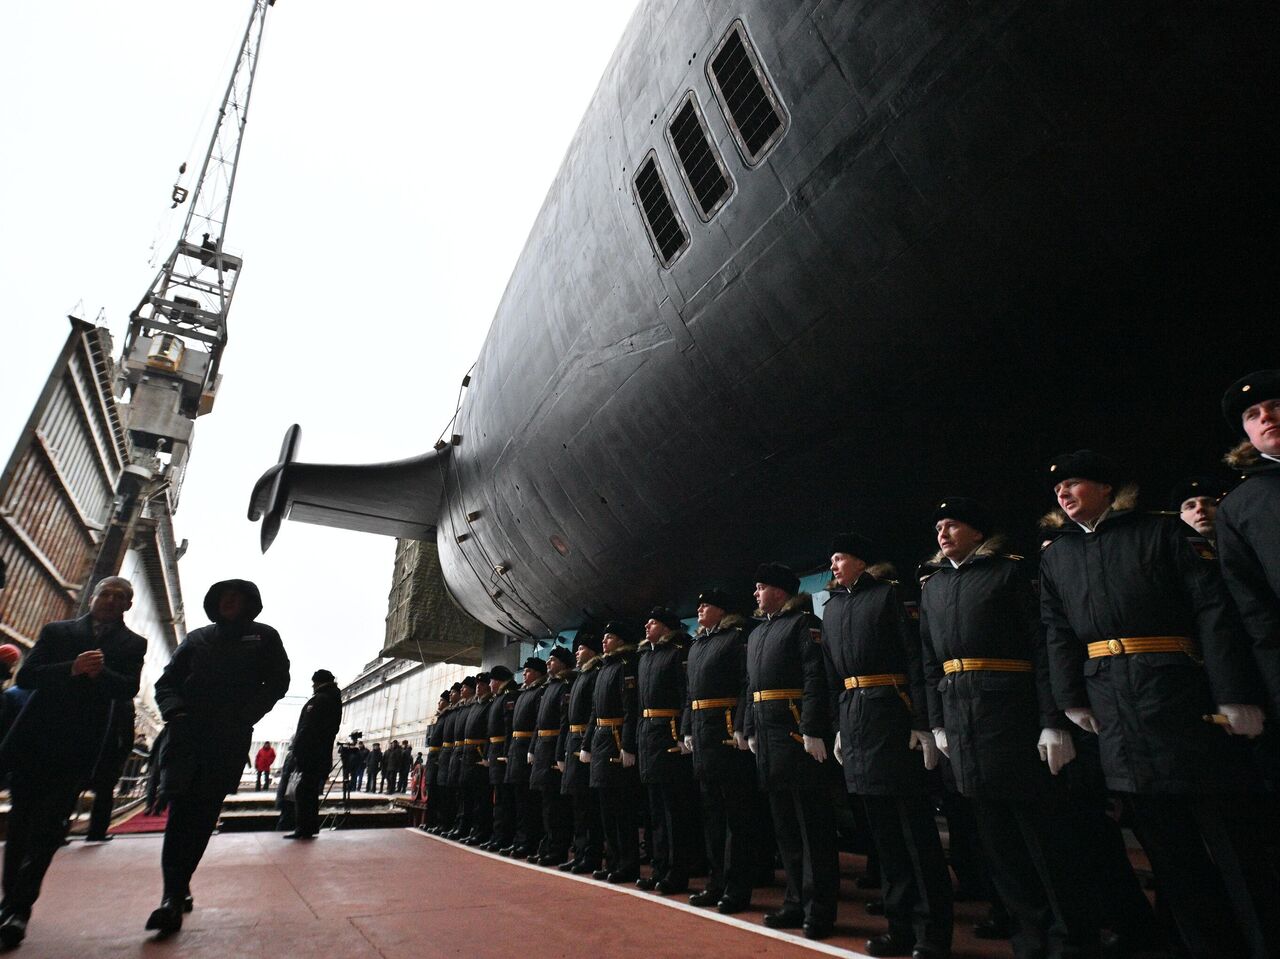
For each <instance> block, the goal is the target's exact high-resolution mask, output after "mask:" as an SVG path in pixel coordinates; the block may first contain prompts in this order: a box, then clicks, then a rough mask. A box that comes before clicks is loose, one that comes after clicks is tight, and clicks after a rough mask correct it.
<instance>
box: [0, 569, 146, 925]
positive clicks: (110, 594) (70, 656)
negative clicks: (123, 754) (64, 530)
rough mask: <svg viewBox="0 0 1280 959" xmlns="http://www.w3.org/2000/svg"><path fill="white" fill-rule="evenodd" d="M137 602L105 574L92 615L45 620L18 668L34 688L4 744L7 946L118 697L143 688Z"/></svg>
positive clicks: (124, 584)
mask: <svg viewBox="0 0 1280 959" xmlns="http://www.w3.org/2000/svg"><path fill="white" fill-rule="evenodd" d="M132 605H133V586H132V585H131V584H130V583H129V581H128V580H127V579H122V578H121V577H119V576H109V577H107V578H105V579H103V580H100V581H99V582H98V584H97V586H95V587H94V590H93V594H92V596H91V597H90V600H89V613H88V615H86V616H82V617H80V618H79V619H75V620H63V621H61V622H56V623H50V624H48V625H47V626H45V627H44V629H42V630H41V631H40V636H39V638H38V639H37V640H36V644H35V646H33V647H32V649H31V652H30V653H28V654H27V659H26V662H25V663H24V664H23V666H22V669H21V670H20V671H19V672H18V676H17V685H18V686H19V687H21V688H23V689H29V690H31V691H32V695H31V698H30V700H29V701H28V702H27V705H26V708H25V709H24V710H23V712H22V714H21V715H20V716H19V717H18V719H17V720H16V721H15V722H14V724H13V727H12V728H11V729H10V730H9V733H8V735H7V736H6V737H5V740H4V743H3V745H0V767H3V768H7V769H9V770H10V771H11V772H12V781H11V785H10V792H11V795H12V809H11V810H10V812H9V823H8V825H9V836H8V840H7V841H6V843H5V850H4V902H3V903H2V904H0V944H3V945H4V946H5V947H6V948H12V947H14V946H16V945H17V944H18V943H20V942H21V941H22V940H23V938H24V937H25V936H26V932H27V922H28V920H29V919H30V917H31V907H32V906H33V905H34V904H35V901H36V898H37V897H38V896H39V895H40V884H41V882H42V881H43V879H44V874H45V872H46V870H48V868H49V863H50V862H51V861H52V860H53V854H54V853H55V852H57V851H58V848H59V847H60V846H61V845H62V840H63V838H64V837H65V836H66V831H67V827H66V824H67V820H68V817H69V816H70V815H71V810H72V809H73V807H74V806H75V802H76V797H77V796H78V795H79V792H80V788H81V787H82V786H83V785H84V783H85V782H86V781H87V779H88V778H89V776H90V775H91V773H92V772H93V768H94V764H95V762H96V761H97V759H98V756H99V755H100V753H101V752H102V747H103V743H104V741H105V739H106V737H107V733H108V731H109V730H110V729H111V716H112V712H113V708H114V706H115V703H116V701H117V700H125V701H130V700H132V699H133V697H134V695H135V694H136V693H137V692H138V684H139V681H140V677H141V675H142V661H143V658H144V657H145V655H146V652H147V641H146V640H145V639H143V638H142V637H141V636H139V635H138V634H137V633H135V632H133V631H132V630H130V629H129V628H128V627H127V626H125V624H124V614H125V611H126V610H128V609H129V608H130V607H131V606H132Z"/></svg>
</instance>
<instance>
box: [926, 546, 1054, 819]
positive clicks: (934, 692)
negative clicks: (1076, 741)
mask: <svg viewBox="0 0 1280 959" xmlns="http://www.w3.org/2000/svg"><path fill="white" fill-rule="evenodd" d="M1025 565H1026V564H1025V563H1024V562H1023V560H1022V559H1021V558H1020V557H1015V556H1010V555H1008V554H1004V553H1001V552H1000V550H999V546H998V544H989V543H983V544H982V545H981V546H979V547H978V549H977V551H976V552H975V553H974V554H973V555H972V556H971V557H969V559H968V560H967V561H966V562H965V563H964V564H962V565H961V566H960V568H959V569H956V568H955V567H953V566H952V565H951V562H950V560H948V559H946V558H945V557H944V556H942V555H941V554H938V556H936V557H934V558H933V559H932V560H930V561H929V562H928V563H925V564H924V565H923V566H922V567H921V570H920V573H921V588H920V639H921V645H922V647H923V655H924V673H925V690H926V695H927V697H928V703H929V725H930V726H931V727H934V728H937V727H942V728H944V729H946V731H947V742H948V747H949V749H950V752H951V756H950V761H951V771H952V772H953V773H954V775H955V780H956V789H957V790H958V791H959V792H960V794H961V795H962V796H970V797H978V798H989V799H1033V798H1035V797H1036V796H1037V795H1038V794H1039V793H1040V791H1041V790H1042V789H1043V788H1044V786H1045V783H1046V779H1045V777H1046V775H1047V772H1046V768H1045V764H1044V763H1042V762H1041V761H1040V754H1039V750H1038V749H1037V743H1038V742H1039V739H1040V730H1042V729H1044V728H1046V727H1052V728H1055V729H1065V728H1067V719H1066V717H1065V716H1063V715H1062V713H1061V711H1059V710H1058V708H1057V707H1056V706H1055V705H1054V702H1053V690H1052V687H1051V685H1050V681H1049V659H1048V655H1047V654H1046V651H1045V645H1044V639H1043V634H1042V631H1041V627H1040V614H1039V609H1038V604H1037V600H1036V594H1035V589H1034V587H1033V586H1032V584H1031V579H1030V577H1029V575H1028V573H1027V570H1026V568H1025ZM950 659H1016V660H1022V661H1025V662H1029V663H1031V666H1032V671H1031V672H1026V673H1017V672H995V671H987V670H975V671H970V672H958V673H952V674H950V675H947V674H946V673H945V672H944V671H943V668H942V664H943V663H944V662H946V661H947V660H950Z"/></svg>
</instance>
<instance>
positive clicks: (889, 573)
mask: <svg viewBox="0 0 1280 959" xmlns="http://www.w3.org/2000/svg"><path fill="white" fill-rule="evenodd" d="M862 575H863V576H870V577H871V578H872V579H874V580H876V581H877V582H880V583H890V584H891V585H893V586H897V585H898V567H896V566H894V565H893V564H892V563H887V562H886V563H872V564H871V565H870V566H868V567H867V568H866V569H864V570H863V571H862ZM859 579H861V577H859ZM855 582H856V581H855ZM822 588H823V589H825V590H826V591H827V592H828V593H834V592H835V591H836V590H839V589H844V587H843V586H841V585H840V584H839V583H837V582H836V581H835V579H829V580H827V585H826V586H823V587H822Z"/></svg>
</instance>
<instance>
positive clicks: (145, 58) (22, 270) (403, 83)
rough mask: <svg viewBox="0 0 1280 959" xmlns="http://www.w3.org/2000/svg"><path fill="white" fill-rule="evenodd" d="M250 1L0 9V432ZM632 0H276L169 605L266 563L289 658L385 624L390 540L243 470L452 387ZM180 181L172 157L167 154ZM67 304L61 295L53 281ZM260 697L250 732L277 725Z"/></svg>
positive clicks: (161, 221) (428, 427) (163, 160)
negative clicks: (261, 533) (252, 510)
mask: <svg viewBox="0 0 1280 959" xmlns="http://www.w3.org/2000/svg"><path fill="white" fill-rule="evenodd" d="M250 6H251V5H250V3H249V2H248V0H219V2H216V3H213V2H210V0H128V2H120V3H103V2H102V0H43V2H40V3H23V4H16V3H15V4H6V5H5V6H4V8H3V12H2V13H0V89H3V90H4V91H5V94H4V97H3V101H2V105H0V144H2V147H0V325H2V333H0V336H2V339H0V343H2V344H3V346H2V347H0V350H2V351H3V352H2V353H0V355H2V356H3V360H4V363H3V373H2V374H0V410H3V411H4V412H3V415H2V416H0V456H3V457H4V458H7V457H8V451H9V450H10V449H12V446H13V443H14V442H15V440H16V439H17V435H18V432H19V430H20V429H21V427H22V425H23V423H24V422H25V421H26V417H27V415H28V413H29V411H30V409H31V405H32V404H33V403H34V401H35V399H36V397H37V394H38V391H39V389H40V387H41V385H42V384H43V382H44V380H45V378H46V377H47V375H48V371H49V367H50V366H51V364H52V363H53V361H54V359H55V357H56V354H57V350H58V348H59V346H60V345H61V343H62V342H63V340H64V339H65V338H66V335H67V331H68V325H67V321H66V319H65V317H66V314H67V313H69V312H72V311H73V310H74V311H75V312H77V313H78V315H80V316H82V317H83V318H85V319H87V320H94V319H95V317H97V315H98V313H99V310H102V311H104V313H103V316H104V319H105V322H106V324H107V326H109V328H110V329H111V331H112V334H113V336H114V337H115V338H116V345H117V349H118V347H119V344H120V341H121V340H122V338H123V334H124V329H125V326H126V323H127V318H128V314H129V311H130V310H131V309H132V308H133V307H134V306H136V305H137V303H138V301H139V300H140V299H141V298H142V296H143V294H144V293H145V292H146V290H147V288H148V286H149V284H150V282H151V280H152V277H153V275H154V272H155V270H154V269H153V268H152V267H150V266H148V258H149V256H150V255H151V250H150V247H151V245H152V243H153V242H156V243H157V245H158V250H157V252H158V255H159V256H160V257H161V258H163V256H164V255H165V254H167V253H168V250H169V248H170V247H171V245H172V239H173V237H174V235H175V234H174V231H176V229H177V228H178V227H179V226H180V222H181V221H180V220H178V221H174V220H173V219H171V218H174V217H181V216H182V215H183V213H184V211H185V208H180V209H178V210H176V211H172V212H170V210H169V199H168V197H169V191H170V188H171V186H172V184H173V182H174V178H175V174H176V172H177V168H178V165H179V163H181V162H182V161H184V160H186V161H187V162H188V165H189V167H191V168H193V171H192V172H194V169H198V167H199V160H200V158H201V156H202V155H203V151H204V148H205V146H206V144H207V141H208V136H209V133H210V130H211V124H212V122H213V115H214V112H215V111H216V108H217V105H218V102H219V101H220V99H221V96H222V93H223V90H224V88H225V85H226V81H227V78H228V76H229V73H230V69H231V64H232V57H233V56H234V52H235V49H236V47H237V45H238V43H239V40H240V36H241V34H242V32H243V30H244V24H245V21H246V20H247V18H248V15H249V10H250ZM634 6H635V2H634V0H604V2H602V0H554V2H552V0H544V2H539V3H529V2H527V0H526V2H517V0H494V2H489V3H485V4H476V3H443V2H424V0H374V2H363V3H352V2H350V0H346V2H338V0H279V2H278V3H277V5H276V6H275V7H274V8H272V10H271V11H270V12H269V14H268V17H267V28H266V39H265V42H264V44H263V50H262V59H261V62H260V64H259V68H258V75H257V81H256V84H255V87H254V93H253V101H252V106H251V108H250V114H249V125H248V132H247V133H246V136H245V144H244V150H243V153H242V157H241V164H240V170H239V174H238V180H237V184H236V194H235V199H234V202H233V205H232V211H231V217H230V221H229V225H228V230H227V239H226V247H227V249H228V251H230V252H233V253H237V254H240V255H242V256H243V257H244V259H245V267H244V274H243V278H242V280H241V281H240V284H239V286H238V288H237V291H236V299H235V302H234V304H233V305H232V310H231V315H230V322H229V330H230V343H229V345H228V347H227V351H226V354H225V358H224V362H223V373H224V378H223V385H222V389H221V391H220V394H219V398H218V403H217V407H216V409H215V410H214V412H213V413H212V414H211V415H209V416H206V417H203V418H201V419H200V420H199V421H198V422H197V426H196V434H195V440H194V443H193V447H192V456H191V465H190V468H189V470H188V473H187V481H186V487H185V489H184V490H183V496H182V503H181V506H180V509H179V511H178V513H177V516H176V526H177V532H178V536H179V538H183V537H185V538H188V539H189V540H190V543H191V546H190V550H189V552H188V553H187V555H186V558H185V559H184V560H183V561H182V582H183V589H184V592H185V594H186V605H187V622H188V626H189V627H190V628H195V627H197V626H201V625H204V623H205V622H206V619H205V617H204V614H203V612H202V610H201V599H202V598H203V595H204V591H205V589H206V588H207V586H208V584H209V583H211V582H213V581H215V580H218V579H225V578H229V577H240V578H246V579H252V580H254V581H256V582H257V583H258V584H259V586H260V587H261V588H262V593H263V598H264V602H265V608H264V611H263V615H262V619H263V621H265V622H268V623H271V624H272V625H274V626H275V627H276V628H277V629H279V630H280V632H281V634H282V636H283V637H284V641H285V645H286V647H287V648H288V650H289V654H290V658H291V659H292V662H293V685H292V688H291V690H290V692H291V694H293V695H298V696H303V695H308V694H309V693H310V683H309V677H310V675H311V673H312V671H313V670H314V669H316V668H318V667H320V666H325V667H327V668H329V669H332V670H333V671H334V673H336V674H337V675H338V679H339V682H340V683H342V682H346V681H348V680H350V679H351V678H352V677H353V676H354V675H355V673H356V672H357V670H359V668H360V667H361V666H362V665H363V664H364V663H366V662H368V661H369V660H370V659H373V658H374V657H375V656H376V655H377V652H378V650H379V649H380V648H381V643H382V638H383V628H384V617H385V615H386V601H387V592H388V589H389V587H390V581H391V563H392V557H393V553H394V541H393V540H391V539H388V538H383V537H374V536H364V535H360V534H356V533H349V532H345V531H341V530H330V529H323V528H319V527H311V526H306V525H303V524H300V523H286V524H285V526H284V528H283V529H282V530H281V533H280V537H279V539H278V540H277V541H276V543H275V545H274V546H273V547H272V549H271V552H270V553H269V554H268V555H267V556H265V557H264V556H261V555H260V554H259V550H258V545H257V542H258V528H257V526H256V525H253V524H250V523H249V522H248V521H247V520H246V518H245V510H246V507H247V504H248V497H249V493H250V490H251V489H252V486H253V483H254V481H255V480H256V479H257V477H258V476H259V475H260V474H261V473H262V472H263V471H264V470H265V469H266V468H267V467H268V466H270V465H271V464H273V463H274V462H275V461H276V459H277V457H278V454H279V446H280V441H281V438H282V436H283V434H284V430H285V428H286V427H287V426H288V425H289V424H290V423H293V422H299V423H301V424H302V428H303V434H302V447H301V457H300V458H301V459H302V460H304V461H311V462H357V463H363V462H374V461H380V460H388V459H398V458H401V457H405V456H411V455H414V454H417V453H420V452H422V451H424V450H426V449H427V448H429V447H430V445H431V444H432V443H433V442H434V441H435V438H436V436H437V435H438V434H439V432H440V430H441V428H442V427H443V426H444V424H445V422H446V421H447V420H448V418H449V417H450V415H451V414H452V412H453V404H454V401H455V398H456V395H457V390H458V384H459V381H460V379H461V377H462V375H463V373H464V372H465V371H466V370H467V368H468V367H469V366H470V365H471V363H472V362H473V361H474V359H475V358H476V356H477V354H478V352H479V349H480V345H481V343H482V342H483V340H484V336H485V333H486V332H487V330H488V327H489V322H490V319H491V317H492V316H493V312H494V309H495V308H496V306H497V304H498V301H499V299H500V297H501V295H502V291H503V288H504V287H505V285H506V281H507V278H508V277H509V275H510V273H511V269H512V266H513V265H514V263H515V260H516V257H517V256H518V254H519V252H520V250H521V248H522V247H523V245H524V241H525V237H526V236H527V234H528V231H529V228H530V226H531V225H532V223H533V219H534V217H535V215H536V214H537V211H538V209H539V207H540V206H541V204H542V201H543V198H544V196H545V194H546V191H547V188H548V187H549V186H550V183H551V180H552V178H553V176H554V174H555V172H556V170H557V169H558V168H559V165H560V161H561V159H562V157H563V155H564V152H565V149H566V148H567V146H568V144H569V140H570V138H571V136H572V134H573V131H574V130H575V129H576V127H577V125H578V121H579V119H580V118H581V116H582V113H583V112H584V110H585V108H586V106H587V104H588V102H589V101H590V98H591V95H592V93H593V92H594V90H595V87H596V84H597V83H598V81H599V78H600V75H601V73H602V72H603V70H604V67H605V65H606V64H607V63H608V60H609V57H610V55H611V54H612V52H613V49H614V47H615V46H616V44H617V41H618V38H619V37H620V36H621V34H622V31H623V28H624V26H625V25H626V22H627V20H628V18H629V17H630V14H631V11H632V9H633V8H634ZM187 180H188V181H189V182H188V186H190V185H192V184H193V182H194V179H193V177H192V176H191V174H190V173H189V174H188V178H187ZM77 304H82V305H80V306H77ZM296 715H297V707H296V706H292V707H285V706H283V705H282V706H281V707H280V708H278V709H276V710H275V711H274V712H273V713H272V714H271V715H270V716H268V717H267V719H266V720H264V721H263V723H262V724H260V725H259V728H258V730H257V733H256V736H257V737H258V738H262V737H267V738H271V739H279V738H282V737H284V736H288V735H290V734H291V733H292V731H293V726H294V723H295V722H296Z"/></svg>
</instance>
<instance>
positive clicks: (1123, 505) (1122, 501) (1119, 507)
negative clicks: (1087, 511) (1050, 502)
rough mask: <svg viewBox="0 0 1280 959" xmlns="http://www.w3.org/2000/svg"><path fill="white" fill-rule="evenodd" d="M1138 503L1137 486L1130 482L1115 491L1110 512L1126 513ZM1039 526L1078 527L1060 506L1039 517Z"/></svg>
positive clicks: (1051, 528)
mask: <svg viewBox="0 0 1280 959" xmlns="http://www.w3.org/2000/svg"><path fill="white" fill-rule="evenodd" d="M1137 503H1138V487H1137V486H1135V485H1133V484H1132V483H1131V484H1129V485H1127V486H1121V487H1120V489H1119V490H1118V491H1117V492H1116V495H1115V498H1114V499H1112V501H1111V512H1112V513H1127V512H1128V511H1129V510H1131V509H1133V508H1134V506H1136V505H1137ZM1040 528H1041V529H1043V530H1054V531H1057V530H1063V529H1072V528H1078V527H1074V525H1073V524H1072V520H1071V518H1070V517H1068V516H1067V514H1066V513H1064V512H1063V511H1062V508H1061V507H1058V506H1055V507H1054V508H1053V509H1051V510H1049V512H1047V513H1045V514H1044V515H1043V516H1041V517H1040Z"/></svg>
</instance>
